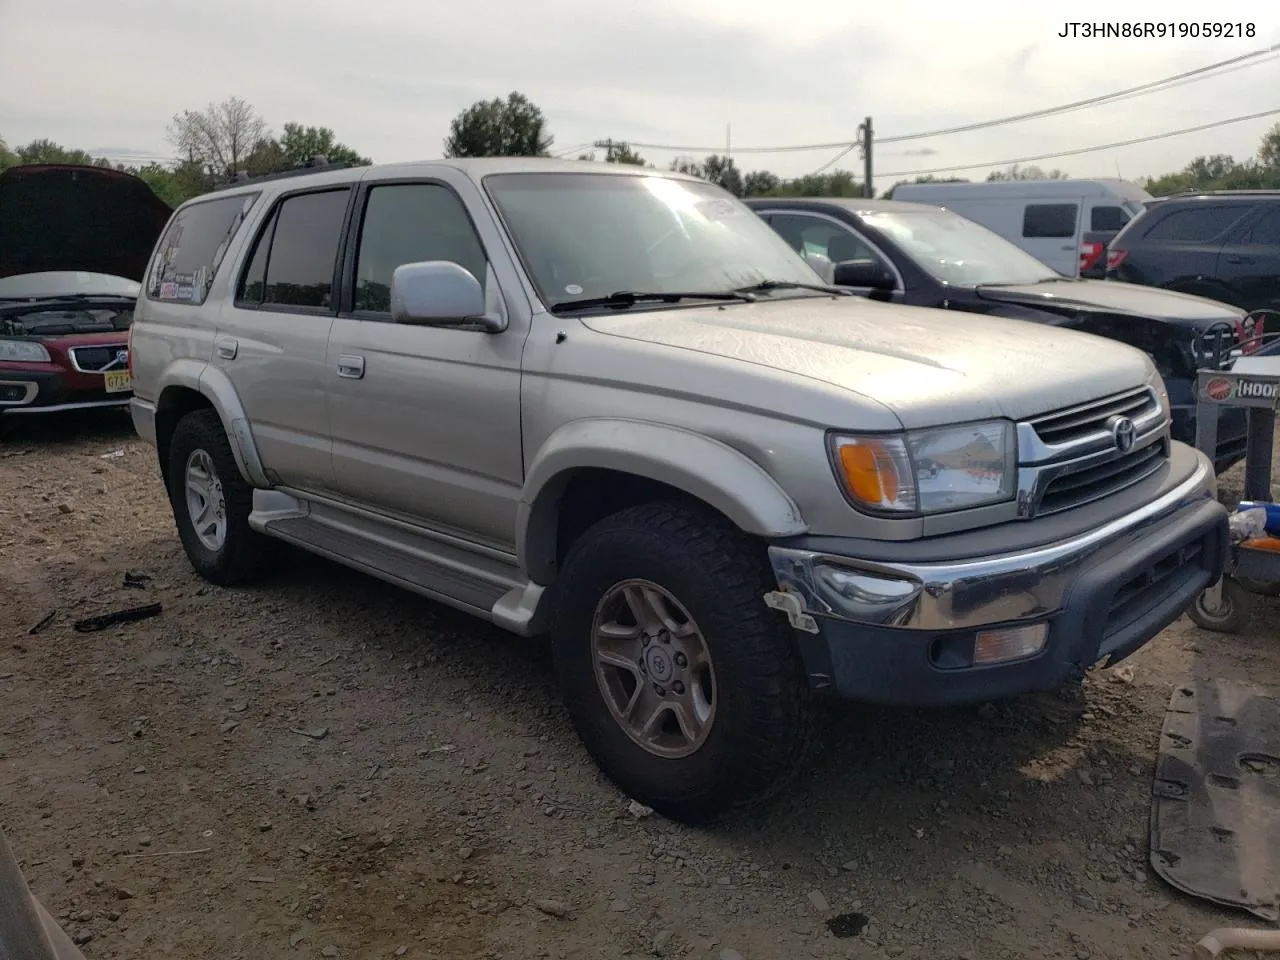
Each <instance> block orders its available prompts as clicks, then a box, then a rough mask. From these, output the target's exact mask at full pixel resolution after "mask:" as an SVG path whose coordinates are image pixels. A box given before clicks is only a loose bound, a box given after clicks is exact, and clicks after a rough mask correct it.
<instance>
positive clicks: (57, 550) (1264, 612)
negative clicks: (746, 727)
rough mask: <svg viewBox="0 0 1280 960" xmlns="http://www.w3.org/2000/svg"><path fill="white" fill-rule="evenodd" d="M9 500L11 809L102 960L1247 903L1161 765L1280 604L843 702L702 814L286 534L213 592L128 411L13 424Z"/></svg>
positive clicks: (942, 926) (698, 942) (1089, 938)
mask: <svg viewBox="0 0 1280 960" xmlns="http://www.w3.org/2000/svg"><path fill="white" fill-rule="evenodd" d="M1233 482H1234V483H1235V484H1236V486H1237V487H1238V477H1236V478H1235V479H1234V481H1228V483H1227V484H1225V485H1224V497H1225V496H1230V495H1231V494H1232V493H1233V487H1232V483H1233ZM0 491H2V492H3V498H2V499H0V634H2V636H0V825H2V827H3V830H4V832H5V835H6V836H7V838H8V840H9V842H10V844H11V845H12V846H13V847H14V849H15V850H16V851H17V853H18V854H19V856H20V857H21V858H22V864H23V869H24V871H25V872H26V875H27V877H28V879H29V881H30V883H31V885H32V887H33V890H34V891H35V892H36V894H37V896H39V897H40V898H41V900H42V901H43V902H44V903H45V904H46V906H48V908H49V909H50V911H51V912H53V913H54V914H55V915H56V916H58V917H59V918H60V919H61V920H62V922H63V923H64V925H65V926H66V928H67V930H68V932H70V933H71V934H72V935H73V936H74V937H75V939H76V940H77V941H78V942H79V943H81V944H82V945H83V946H82V949H83V950H84V951H85V954H86V956H87V957H88V958H89V960H106V958H120V960H124V958H130V960H133V958H171V957H192V958H206V957H207V958H217V960H232V958H245V960H249V958H252V960H271V958H294V957H297V958H303V957H325V958H375V957H407V958H427V957H435V958H449V960H452V958H473V957H474V958H525V957H534V958H541V957H556V958H570V957H573V958H577V957H585V958H601V960H604V958H622V957H647V956H661V957H696V958H720V960H735V958H745V960H766V958H778V960H790V958H806V957H821V958H826V957H854V958H862V957H866V958H881V957H902V958H921V960H924V958H929V960H934V958H939V960H946V958H973V960H979V958H981V960H996V958H1022V957H1035V958H1044V960H1049V958H1080V960H1085V958H1109V957H1114V958H1121V957H1124V958H1132V957H1172V956H1190V944H1191V943H1193V942H1194V941H1195V940H1196V939H1197V938H1198V937H1199V936H1201V935H1202V934H1203V933H1204V932H1205V931H1207V930H1208V929H1210V928H1211V927H1214V926H1217V925H1221V924H1222V923H1238V922H1241V920H1244V921H1245V922H1247V921H1248V918H1247V917H1245V918H1242V917H1239V916H1232V915H1227V914H1223V913H1221V912H1220V911H1216V910H1214V909H1210V908H1209V907H1207V906H1205V905H1202V904H1199V903H1197V902H1195V901H1192V900H1190V899H1188V898H1185V897H1183V896H1181V895H1179V894H1176V893H1175V892H1173V891H1172V890H1170V889H1169V888H1167V887H1166V886H1165V885H1164V884H1163V883H1162V882H1161V881H1159V880H1158V879H1156V878H1155V877H1154V876H1152V875H1150V874H1149V873H1148V870H1147V859H1146V858H1147V841H1146V836H1147V816H1148V807H1149V796H1150V785H1151V775H1152V768H1153V763H1154V756H1155V749H1156V744H1157V739H1158V734H1159V730H1160V725H1161V722H1162V717H1163V713H1164V710H1165V706H1166V704H1167V702H1168V699H1169V695H1170V691H1171V689H1172V687H1173V685H1174V684H1177V683H1179V682H1182V681H1183V680H1185V679H1186V678H1188V677H1191V676H1194V675H1197V674H1211V675H1214V676H1219V677H1240V678H1245V677H1248V678H1251V679H1253V680H1254V681H1256V682H1260V683H1264V684H1270V685H1273V686H1275V685H1280V616H1277V614H1278V613H1280V601H1276V600H1258V602H1257V605H1256V607H1255V614H1254V619H1253V625H1252V627H1251V629H1250V630H1249V631H1247V632H1246V633H1245V634H1244V635H1243V636H1240V637H1223V636H1219V635H1212V634H1206V633H1203V632H1201V631H1199V630H1198V629H1196V628H1195V627H1194V626H1192V625H1191V624H1190V623H1189V622H1187V621H1186V620H1185V619H1184V620H1182V621H1180V622H1179V623H1177V624H1175V625H1174V626H1173V627H1172V628H1170V629H1169V630H1168V631H1166V632H1165V633H1164V635H1163V636H1161V637H1160V638H1159V639H1158V640H1157V641H1155V642H1154V643H1152V644H1150V645H1149V646H1148V647H1147V648H1145V649H1144V650H1143V651H1141V652H1140V653H1139V654H1138V655H1137V656H1135V657H1134V658H1132V659H1131V660H1130V661H1129V662H1128V663H1126V664H1125V665H1123V666H1122V667H1120V668H1118V669H1116V670H1113V671H1109V672H1107V673H1105V674H1102V675H1098V676H1093V677H1091V678H1090V679H1089V680H1088V681H1087V682H1086V684H1085V687H1084V691H1083V696H1082V697H1079V696H1075V697H1072V696H1058V695H1052V696H1046V697H1036V698H1028V699H1025V700H1020V701H1016V702H1012V703H1006V704H1000V705H985V706H983V707H981V708H976V709H964V710H953V711H942V712H916V711H894V710H882V709H874V710H872V709H865V708H856V707H850V706H843V705H832V706H831V707H829V708H828V709H826V710H825V712H824V715H823V730H822V748H821V750H820V754H819V756H818V757H817V759H816V761H815V763H814V764H813V765H812V766H811V768H810V769H809V770H808V772H807V773H806V775H805V776H804V778H803V779H802V781H801V782H800V783H799V785H798V786H797V787H796V789H795V790H794V791H792V792H791V793H790V794H788V795H787V796H786V797H785V798H784V800H783V802H781V803H780V804H778V805H776V806H774V807H772V808H770V809H767V810H765V811H761V812H758V813H755V814H753V815H751V816H749V817H742V818H740V819H738V820H735V821H733V822H730V823H727V824H724V825H722V826H720V827H718V828H716V829H714V830H705V831H697V830H692V829H688V828H685V827H681V826H677V825H674V824H672V823H669V822H666V821H664V820H662V819H661V818H660V817H657V816H647V815H644V813H645V811H643V810H635V809H634V808H631V807H630V805H629V801H628V799H627V798H626V797H625V796H622V795H621V794H620V793H619V792H617V791H616V790H615V789H614V788H613V787H612V786H610V785H609V784H608V783H606V782H604V781H603V780H602V779H601V777H600V776H599V775H598V774H597V772H596V769H595V767H594V766H593V764H592V763H591V761H590V760H589V759H588V758H587V757H586V755H585V754H584V752H583V750H582V749H581V748H580V746H579V744H578V742H577V740H576V739H575V737H574V735H573V733H572V731H571V730H570V728H569V726H568V723H567V721H566V719H565V717H564V715H563V713H562V710H561V708H560V706H559V704H558V702H557V699H556V692H555V687H554V682H553V678H552V676H551V673H550V670H549V667H548V660H549V658H548V655H547V652H546V650H545V648H544V647H542V646H541V645H539V644H536V643H530V642H528V641H521V640H518V639H515V638H512V637H509V636H506V635H504V634H501V633H500V632H499V631H497V630H494V629H491V628H488V627H485V626H483V625H478V624H476V623H475V622H473V621H471V620H469V619H467V618H466V617H464V616H462V615H458V614H454V613H452V612H450V611H448V610H446V609H444V608H441V607H439V606H436V605H433V604H431V603H429V602H426V601H423V600H419V599H416V598H414V597H412V596H408V595H405V594H402V593H399V592H397V591H396V590H394V589H392V588H390V587H387V586H384V585H382V584H380V583H378V582H376V581H373V580H370V579H366V578H364V577H362V576H358V575H355V574H352V573H350V572H348V571H346V570H344V569H342V568H339V567H336V566H333V565H330V564H328V563H325V562H323V561H319V560H315V559H310V558H307V557H304V556H301V555H293V554H290V555H288V559H287V563H286V564H285V565H283V566H282V568H281V569H280V570H279V571H278V573H277V574H276V576H275V577H274V578H273V579H272V581H271V582H270V583H268V584H265V585H263V586H261V587H256V588H252V589H243V590H234V591H230V590H221V589H217V588H214V587H211V586H209V585H207V584H204V583H203V582H202V581H200V580H198V579H197V578H196V577H195V576H194V575H193V574H192V572H191V570H190V568H189V567H188V565H187V563H186V560H185V558H184V556H183V554H182V551H181V549H180V547H179V545H178V541H177V538H176V536H175V534H174V530H173V524H172V518H171V516H170V513H169V508H168V504H167V502H166V500H165V498H164V494H163V491H162V489H161V486H160V482H159V479H158V474H157V469H156V465H155V460H154V454H153V452H152V451H151V449H150V448H149V447H147V446H145V445H143V444H141V443H140V442H139V441H137V439H136V438H134V437H133V435H132V432H131V430H130V428H129V426H128V423H127V420H126V419H123V418H118V417H114V416H112V417H106V418H99V419H93V420H89V421H85V420H78V421H64V422H58V423H46V424H43V425H41V426H40V427H39V428H36V427H34V426H30V427H25V428H23V429H22V430H21V431H20V432H18V433H17V434H16V435H11V436H9V437H8V438H7V439H5V440H3V441H0ZM1234 493H1235V495H1236V496H1237V497H1238V496H1239V493H1238V489H1235V490H1234ZM126 581H127V582H126ZM152 602H158V603H160V604H161V605H162V607H163V610H162V612H161V613H160V615H159V616H156V617H153V618H151V619H146V620H142V621H139V622H136V623H130V624H125V625H121V626H116V627H111V628H109V629H106V630H103V631H100V632H92V633H82V632H77V631H75V630H74V629H73V626H72V624H73V622H74V621H75V620H77V619H79V618H83V617H87V616H91V615H93V614H97V613H102V612H106V611H110V610H114V609H118V608H120V607H125V606H136V605H139V604H144V603H152ZM37 625H42V626H40V627H39V628H38V629H35V628H37Z"/></svg>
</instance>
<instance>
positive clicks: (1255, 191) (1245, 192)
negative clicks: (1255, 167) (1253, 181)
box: [1156, 187, 1280, 200]
mask: <svg viewBox="0 0 1280 960" xmlns="http://www.w3.org/2000/svg"><path fill="white" fill-rule="evenodd" d="M1257 196H1263V197H1275V196H1280V190H1275V189H1271V188H1268V187H1243V188H1241V189H1239V190H1182V191H1180V192H1178V193H1170V194H1168V195H1167V196H1164V197H1157V198H1156V199H1158V200H1172V199H1173V198H1175V197H1257Z"/></svg>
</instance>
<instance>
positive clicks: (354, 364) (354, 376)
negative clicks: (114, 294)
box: [338, 355, 364, 380]
mask: <svg viewBox="0 0 1280 960" xmlns="http://www.w3.org/2000/svg"><path fill="white" fill-rule="evenodd" d="M338 376H340V377H346V378H347V379H348V380H359V379H360V378H361V377H363V376H364V357H355V356H347V355H343V356H341V357H339V358H338Z"/></svg>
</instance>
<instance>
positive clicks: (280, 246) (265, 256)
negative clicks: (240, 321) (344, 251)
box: [236, 187, 351, 310]
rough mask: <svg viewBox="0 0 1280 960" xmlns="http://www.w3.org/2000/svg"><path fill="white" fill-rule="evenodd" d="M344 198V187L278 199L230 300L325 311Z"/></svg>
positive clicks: (329, 298)
mask: <svg viewBox="0 0 1280 960" xmlns="http://www.w3.org/2000/svg"><path fill="white" fill-rule="evenodd" d="M350 194H351V190H350V188H348V187H344V188H342V189H340V190H326V191H323V192H319V193H302V194H296V195H294V196H291V197H286V198H285V199H284V200H283V201H281V202H280V205H279V206H277V207H276V209H275V211H274V212H273V213H272V215H271V217H270V219H269V220H268V222H267V223H266V225H265V226H264V227H263V229H262V232H261V233H260V234H259V235H258V239H257V240H256V241H255V242H254V247H253V253H252V254H250V256H249V264H248V266H247V267H246V269H245V271H244V274H243V276H241V278H240V286H239V289H238V290H237V292H236V302H237V303H240V304H246V305H249V304H252V305H262V306H266V307H272V306H281V307H311V308H318V309H322V310H327V309H329V308H330V307H331V305H332V303H333V274H334V269H335V267H336V264H337V258H338V243H339V241H340V240H341V237H342V225H343V222H344V220H345V219H346V213H347V200H348V198H349V196H350Z"/></svg>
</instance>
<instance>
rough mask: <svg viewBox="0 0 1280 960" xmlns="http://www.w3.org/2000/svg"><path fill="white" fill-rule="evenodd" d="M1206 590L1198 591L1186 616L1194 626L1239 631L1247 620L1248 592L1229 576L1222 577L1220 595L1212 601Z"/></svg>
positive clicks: (1222, 630)
mask: <svg viewBox="0 0 1280 960" xmlns="http://www.w3.org/2000/svg"><path fill="white" fill-rule="evenodd" d="M1207 594H1208V591H1207V590H1206V591H1204V592H1202V593H1200V594H1199V595H1198V596H1197V597H1196V599H1195V603H1193V604H1192V605H1191V609H1189V610H1188V611H1187V616H1189V617H1190V618H1191V622H1192V623H1194V624H1195V625H1196V626H1198V627H1201V628H1203V629H1205V630H1212V631H1213V632H1214V633H1239V632H1240V631H1241V630H1243V629H1244V628H1245V626H1246V625H1247V624H1248V621H1249V594H1248V591H1246V590H1245V589H1244V587H1242V586H1240V584H1238V583H1236V581H1235V580H1233V579H1231V577H1223V578H1222V597H1221V599H1220V600H1219V602H1217V603H1213V602H1212V601H1211V600H1210V599H1209V597H1208V596H1207Z"/></svg>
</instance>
